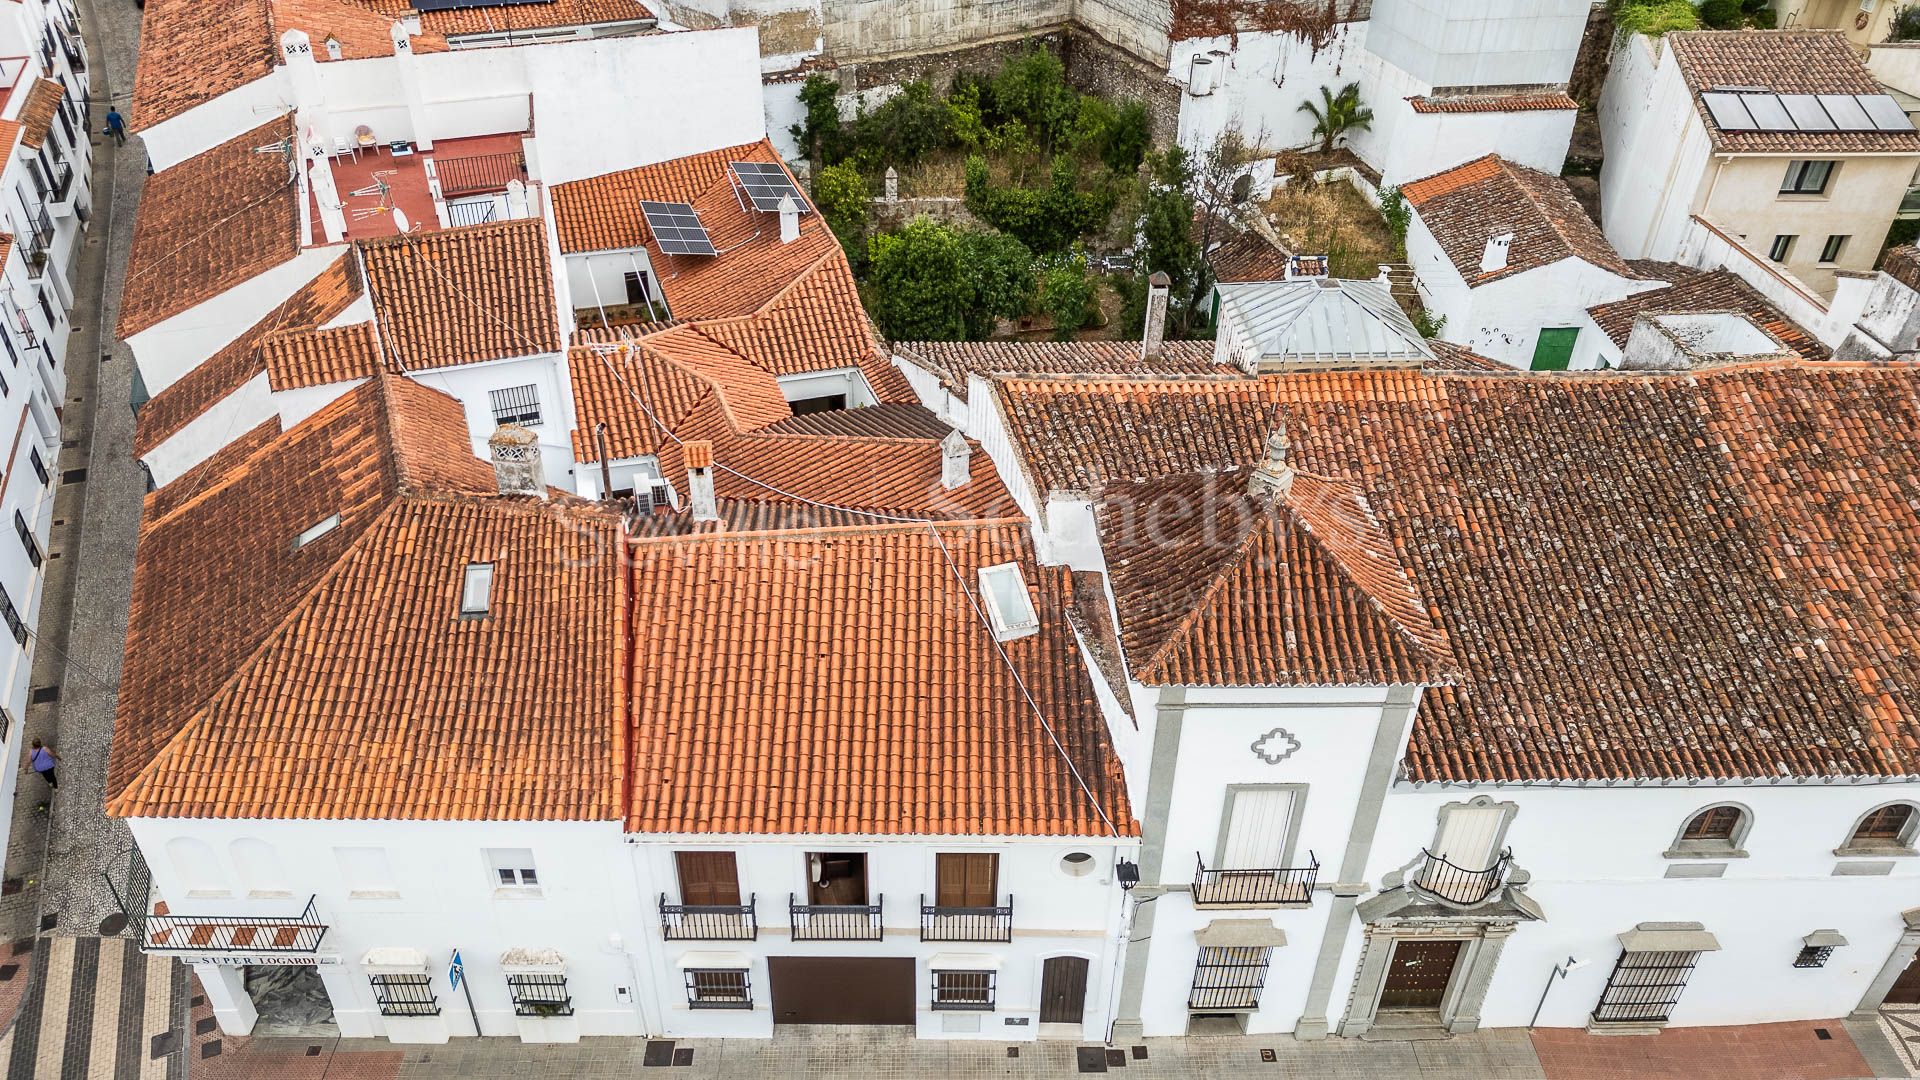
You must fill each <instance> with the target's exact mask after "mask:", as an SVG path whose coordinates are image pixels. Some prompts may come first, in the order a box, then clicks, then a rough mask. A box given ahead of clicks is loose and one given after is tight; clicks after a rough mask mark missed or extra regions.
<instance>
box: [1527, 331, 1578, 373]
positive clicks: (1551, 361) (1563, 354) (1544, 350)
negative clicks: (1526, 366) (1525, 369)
mask: <svg viewBox="0 0 1920 1080" xmlns="http://www.w3.org/2000/svg"><path fill="white" fill-rule="evenodd" d="M1579 337H1580V328H1579V327H1577V326H1548V327H1543V328H1541V330H1540V340H1539V342H1537V343H1536V344H1535V345H1534V347H1533V370H1535V371H1565V370H1567V364H1568V363H1569V362H1570V361H1571V360H1572V359H1573V343H1574V342H1575V341H1576V340H1578V339H1579Z"/></svg>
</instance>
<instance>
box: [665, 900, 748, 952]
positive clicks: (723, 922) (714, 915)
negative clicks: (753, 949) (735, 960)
mask: <svg viewBox="0 0 1920 1080" xmlns="http://www.w3.org/2000/svg"><path fill="white" fill-rule="evenodd" d="M660 933H661V935H662V936H663V937H665V938H666V939H667V940H668V941H757V940H759V937H760V919H759V914H758V912H757V911H756V910H755V907H754V898H753V894H751V893H749V894H748V895H747V902H746V903H744V904H669V903H667V894H666V893H661V894H660Z"/></svg>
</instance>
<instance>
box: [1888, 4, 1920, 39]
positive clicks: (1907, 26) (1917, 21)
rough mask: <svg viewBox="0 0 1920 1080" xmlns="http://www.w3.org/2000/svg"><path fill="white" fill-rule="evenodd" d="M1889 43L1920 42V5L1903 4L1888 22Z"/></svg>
mask: <svg viewBox="0 0 1920 1080" xmlns="http://www.w3.org/2000/svg"><path fill="white" fill-rule="evenodd" d="M1887 40H1888V41H1920V5H1916V4H1902V5H1901V6H1900V7H1899V8H1898V9H1897V10H1895V11H1894V13H1893V18H1891V19H1889V20H1887Z"/></svg>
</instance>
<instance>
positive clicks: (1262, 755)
mask: <svg viewBox="0 0 1920 1080" xmlns="http://www.w3.org/2000/svg"><path fill="white" fill-rule="evenodd" d="M1252 749H1253V756H1254V757H1257V758H1259V759H1260V760H1261V761H1264V762H1266V763H1267V764H1269V765H1278V764H1280V763H1281V762H1283V761H1285V760H1287V759H1288V758H1290V757H1292V756H1293V755H1295V754H1297V753H1299V752H1300V740H1299V739H1296V738H1294V737H1293V733H1292V732H1290V731H1288V730H1287V729H1286V728H1278V727H1277V728H1274V729H1273V730H1272V731H1269V732H1267V733H1266V734H1265V735H1262V736H1260V737H1259V738H1258V739H1255V740H1253V747H1252Z"/></svg>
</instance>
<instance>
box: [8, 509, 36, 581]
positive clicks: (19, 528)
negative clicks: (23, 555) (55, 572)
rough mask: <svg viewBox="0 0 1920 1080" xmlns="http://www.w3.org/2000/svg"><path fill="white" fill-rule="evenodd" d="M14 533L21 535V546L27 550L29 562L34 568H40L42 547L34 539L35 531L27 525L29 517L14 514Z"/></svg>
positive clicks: (18, 512) (17, 513)
mask: <svg viewBox="0 0 1920 1080" xmlns="http://www.w3.org/2000/svg"><path fill="white" fill-rule="evenodd" d="M13 531H14V532H16V533H19V534H20V546H21V547H23V548H26V549H27V561H28V562H30V563H32V564H33V568H34V569H36V570H38V569H39V568H40V545H39V543H38V542H36V541H35V540H34V538H33V529H32V527H31V526H29V525H28V524H27V516H26V515H25V514H22V513H21V512H20V511H18V510H15V511H14V512H13Z"/></svg>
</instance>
